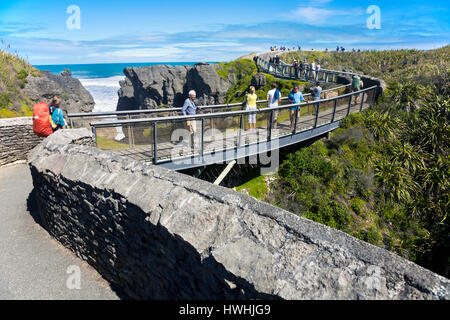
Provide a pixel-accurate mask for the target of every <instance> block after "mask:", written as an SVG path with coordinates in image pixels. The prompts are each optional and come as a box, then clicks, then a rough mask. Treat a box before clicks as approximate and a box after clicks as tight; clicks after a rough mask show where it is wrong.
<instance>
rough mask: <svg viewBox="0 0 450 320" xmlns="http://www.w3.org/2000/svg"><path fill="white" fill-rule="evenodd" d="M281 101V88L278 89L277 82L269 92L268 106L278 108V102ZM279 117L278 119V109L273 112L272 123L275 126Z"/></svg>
mask: <svg viewBox="0 0 450 320" xmlns="http://www.w3.org/2000/svg"><path fill="white" fill-rule="evenodd" d="M280 101H281V93H280V90H278V89H277V84H276V83H275V82H274V83H272V90H269V91H268V92H267V107H269V108H276V107H278V103H279V102H280ZM277 119H278V110H275V111H274V112H273V119H272V125H273V128H274V129H276V128H277Z"/></svg>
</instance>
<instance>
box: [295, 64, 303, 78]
mask: <svg viewBox="0 0 450 320" xmlns="http://www.w3.org/2000/svg"><path fill="white" fill-rule="evenodd" d="M304 70H305V64H304V63H303V62H300V66H299V74H298V75H297V78H301V77H302V75H303V71H304Z"/></svg>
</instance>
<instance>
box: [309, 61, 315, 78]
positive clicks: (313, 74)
mask: <svg viewBox="0 0 450 320" xmlns="http://www.w3.org/2000/svg"><path fill="white" fill-rule="evenodd" d="M310 70H311V77H312V78H313V79H314V80H315V79H316V64H315V63H314V61H313V62H311V68H310Z"/></svg>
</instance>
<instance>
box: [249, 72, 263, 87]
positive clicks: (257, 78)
mask: <svg viewBox="0 0 450 320" xmlns="http://www.w3.org/2000/svg"><path fill="white" fill-rule="evenodd" d="M251 85H252V86H254V87H255V88H256V90H258V89H259V88H261V87H264V86H265V85H266V75H265V74H264V73H257V74H255V75H254V76H253V77H252V82H251Z"/></svg>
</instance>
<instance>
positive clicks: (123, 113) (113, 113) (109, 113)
mask: <svg viewBox="0 0 450 320" xmlns="http://www.w3.org/2000/svg"><path fill="white" fill-rule="evenodd" d="M349 86H350V84H347V85H342V86H339V87H334V88H330V89H326V90H323V91H322V93H325V92H330V91H334V90H339V89H343V88H347V87H349ZM311 95H312V94H311V93H305V94H304V95H303V96H304V97H307V96H311ZM287 99H288V97H283V98H281V100H287ZM266 102H268V100H258V101H256V103H266ZM244 103H245V102H236V103H229V104H218V105H206V106H197V107H198V108H199V109H221V108H228V107H236V106H242V105H243V104H244ZM181 109H182V108H180V107H178V108H161V109H144V110H123V111H103V112H88V113H87V112H81V113H69V114H68V115H67V116H68V118H69V119H70V118H93V117H99V118H102V117H107V118H110V117H111V116H127V115H135V114H147V113H149V114H152V113H162V112H180V111H181Z"/></svg>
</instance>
